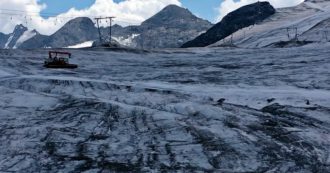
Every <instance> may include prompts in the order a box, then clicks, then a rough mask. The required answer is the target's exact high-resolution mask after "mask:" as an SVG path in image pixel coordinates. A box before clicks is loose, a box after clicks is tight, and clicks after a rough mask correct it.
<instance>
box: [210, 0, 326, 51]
mask: <svg viewBox="0 0 330 173" xmlns="http://www.w3.org/2000/svg"><path fill="white" fill-rule="evenodd" d="M329 18H330V1H327V0H308V1H305V2H304V3H302V4H299V5H297V6H294V7H288V8H281V9H277V10H276V13H275V14H274V15H273V16H271V17H270V18H268V19H266V20H265V21H263V22H260V23H258V24H256V25H254V26H250V27H246V28H243V29H241V30H239V31H237V32H235V33H234V34H233V44H235V45H236V46H238V47H244V48H260V47H291V46H303V45H306V44H312V45H313V44H316V45H319V44H324V43H325V42H328V41H329V38H330V34H329V33H330V29H329V27H328V26H329ZM228 39H229V37H227V38H225V39H224V40H220V41H219V42H217V43H216V44H214V45H211V46H221V45H222V44H223V43H224V42H225V40H228Z"/></svg>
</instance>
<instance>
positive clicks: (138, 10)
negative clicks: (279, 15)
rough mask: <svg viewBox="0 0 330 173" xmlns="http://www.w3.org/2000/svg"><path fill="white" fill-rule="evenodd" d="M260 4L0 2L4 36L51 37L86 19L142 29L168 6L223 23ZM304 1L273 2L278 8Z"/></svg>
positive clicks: (245, 0)
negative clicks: (21, 31) (27, 32)
mask: <svg viewBox="0 0 330 173" xmlns="http://www.w3.org/2000/svg"><path fill="white" fill-rule="evenodd" d="M256 1H258V0H60V1H59V0H0V18H1V20H0V32H3V33H7V34H8V33H10V32H12V31H13V29H14V27H15V26H16V25H17V24H23V25H25V26H27V27H28V28H30V29H36V30H37V31H39V32H40V33H41V34H45V35H50V34H52V33H54V32H55V31H56V30H58V29H59V28H60V27H62V26H63V25H64V24H65V23H66V22H68V21H69V20H71V19H73V18H76V17H80V16H86V17H90V18H94V17H100V16H115V17H116V19H115V22H116V23H117V24H120V25H123V26H127V25H138V24H140V23H141V22H143V21H144V20H146V19H148V18H149V17H151V16H152V15H154V14H156V13H157V12H159V11H160V10H161V9H162V8H164V7H165V6H167V5H170V4H175V5H178V6H181V7H184V8H188V9H189V10H190V11H192V12H193V13H194V14H195V15H196V16H198V17H201V18H204V19H207V20H209V21H210V22H212V23H216V22H219V21H220V20H221V19H222V18H223V17H224V16H225V15H226V14H228V13H229V12H231V11H233V10H236V9H237V8H239V7H241V6H243V5H247V4H250V3H254V2H256ZM302 1H303V0H269V2H270V3H271V4H272V5H273V6H274V7H276V8H280V7H287V6H294V5H297V4H299V3H301V2H302Z"/></svg>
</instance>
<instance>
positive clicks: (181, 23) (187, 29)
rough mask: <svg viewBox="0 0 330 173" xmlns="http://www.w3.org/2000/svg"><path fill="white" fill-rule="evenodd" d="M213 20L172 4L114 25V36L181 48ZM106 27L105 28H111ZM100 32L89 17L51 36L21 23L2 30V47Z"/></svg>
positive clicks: (77, 40) (47, 43)
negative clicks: (131, 22)
mask: <svg viewBox="0 0 330 173" xmlns="http://www.w3.org/2000/svg"><path fill="white" fill-rule="evenodd" d="M210 27H212V24H211V23H210V22H208V21H207V20H203V19H200V18H198V17H196V16H195V15H193V14H192V13H191V12H190V11H189V10H187V9H184V8H181V7H179V6H176V5H169V6H167V7H165V8H164V9H163V10H161V11H160V12H159V13H157V14H155V15H154V16H152V17H151V18H149V19H147V20H146V21H144V22H143V23H142V24H141V25H139V26H127V27H122V26H119V25H114V26H113V39H114V40H115V41H117V42H118V43H119V44H122V45H124V46H128V47H133V48H145V49H150V48H177V47H180V46H181V45H182V44H183V43H185V42H187V41H189V40H191V39H193V38H195V37H197V36H198V35H200V34H201V33H202V32H205V31H206V30H208V29H209V28H210ZM108 30H109V28H102V29H101V32H102V33H106V32H108ZM98 38H99V37H98V32H97V28H96V27H95V25H94V23H93V21H92V20H91V19H89V18H85V17H81V18H76V19H73V20H71V21H69V22H68V23H66V24H65V25H64V26H63V27H62V28H60V29H59V30H58V31H57V32H55V33H54V34H52V35H50V36H46V35H42V34H40V33H38V32H37V31H35V30H32V31H30V30H28V28H26V27H24V26H23V25H17V26H16V27H15V29H14V31H13V33H11V34H9V35H6V34H3V33H0V48H5V49H13V48H24V49H33V48H62V47H69V46H73V45H78V44H82V43H84V42H92V41H94V40H98Z"/></svg>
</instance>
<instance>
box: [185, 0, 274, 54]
mask: <svg viewBox="0 0 330 173" xmlns="http://www.w3.org/2000/svg"><path fill="white" fill-rule="evenodd" d="M274 13H275V9H274V8H273V7H272V5H270V3H269V2H257V3H254V4H250V5H247V6H244V7H241V8H239V9H238V10H236V11H233V12H231V13H229V14H228V15H227V16H225V17H224V18H223V19H222V21H221V22H219V23H218V24H216V25H214V26H213V27H212V28H211V29H209V30H208V31H207V32H206V33H204V34H202V35H200V36H198V37H197V38H195V39H194V40H192V41H189V42H187V43H185V44H183V45H182V47H183V48H187V47H205V46H208V45H211V44H213V43H215V42H217V41H219V40H221V39H224V38H226V37H227V36H229V35H231V34H232V33H234V32H236V31H238V30H240V29H242V28H245V27H248V26H250V25H254V24H256V23H258V22H261V21H263V20H264V19H266V18H268V17H269V16H271V15H273V14H274Z"/></svg>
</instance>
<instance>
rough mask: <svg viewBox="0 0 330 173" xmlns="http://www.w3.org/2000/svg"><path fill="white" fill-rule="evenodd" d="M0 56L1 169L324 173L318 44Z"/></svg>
mask: <svg viewBox="0 0 330 173" xmlns="http://www.w3.org/2000/svg"><path fill="white" fill-rule="evenodd" d="M65 50H66V51H70V52H72V54H73V58H72V60H71V61H72V63H75V64H78V65H79V68H78V69H75V70H65V69H57V70H53V69H45V68H44V67H43V66H42V65H43V64H42V63H43V60H44V58H46V57H47V50H0V59H1V62H2V63H1V64H0V69H1V70H0V81H1V82H0V94H1V97H0V108H1V109H0V129H1V133H0V172H269V173H272V172H290V173H292V172H329V171H330V105H329V103H330V78H329V76H330V71H329V68H330V59H329V58H328V57H329V54H330V49H328V45H324V46H321V45H320V46H317V47H301V48H283V49H276V48H263V49H242V48H237V49H232V48H202V49H165V50H153V51H140V52H139V51H135V52H129V51H122V50H121V51H108V50H106V49H105V50H103V51H102V50H94V49H72V50H71V49H68V50H67V49H65Z"/></svg>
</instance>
